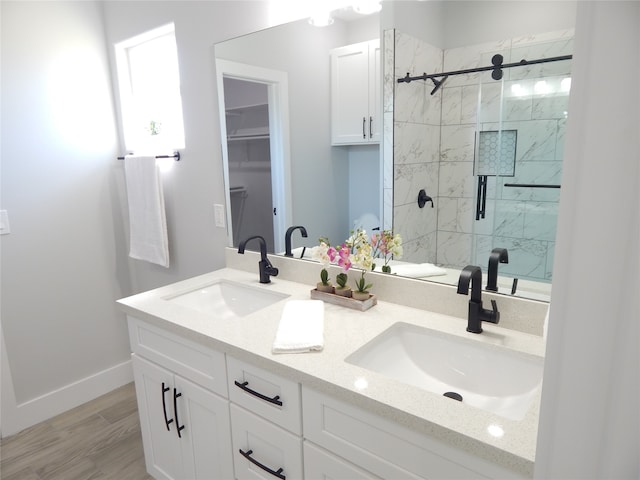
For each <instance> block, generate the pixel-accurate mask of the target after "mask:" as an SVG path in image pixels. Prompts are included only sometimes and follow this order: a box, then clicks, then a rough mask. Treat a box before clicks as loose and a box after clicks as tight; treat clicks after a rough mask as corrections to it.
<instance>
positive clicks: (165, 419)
mask: <svg viewBox="0 0 640 480" xmlns="http://www.w3.org/2000/svg"><path fill="white" fill-rule="evenodd" d="M169 390H171V389H170V388H169V387H165V385H164V382H162V411H163V413H164V423H165V425H166V426H167V431H168V432H170V431H171V429H170V428H169V424H170V423H171V422H173V418H171V419H170V418H167V402H166V401H165V398H164V394H165V393H167V392H168V391H169Z"/></svg>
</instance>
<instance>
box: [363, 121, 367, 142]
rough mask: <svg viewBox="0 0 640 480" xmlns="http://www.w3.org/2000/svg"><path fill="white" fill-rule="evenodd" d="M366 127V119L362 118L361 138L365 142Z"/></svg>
mask: <svg viewBox="0 0 640 480" xmlns="http://www.w3.org/2000/svg"><path fill="white" fill-rule="evenodd" d="M366 125H367V118H366V117H362V138H364V139H365V140H366V138H367V132H365V130H364V129H365V126H366Z"/></svg>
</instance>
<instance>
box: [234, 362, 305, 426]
mask: <svg viewBox="0 0 640 480" xmlns="http://www.w3.org/2000/svg"><path fill="white" fill-rule="evenodd" d="M227 378H228V381H229V399H230V400H231V401H232V402H233V403H235V404H237V405H241V406H243V407H244V408H246V409H247V410H249V411H250V412H253V413H256V414H258V415H260V416H262V417H264V418H266V419H267V420H270V421H272V422H273V423H275V424H276V425H278V426H280V427H282V428H285V429H287V430H289V431H290V432H293V433H295V434H296V435H301V434H302V413H301V403H302V402H301V400H300V384H299V383H297V382H293V381H291V380H287V379H286V378H283V377H281V376H279V375H275V374H273V373H270V372H268V371H266V370H263V369H261V368H259V367H256V366H254V365H250V364H248V363H245V362H243V361H241V360H238V359H236V358H233V357H231V356H227Z"/></svg>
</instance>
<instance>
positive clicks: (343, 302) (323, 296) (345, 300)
mask: <svg viewBox="0 0 640 480" xmlns="http://www.w3.org/2000/svg"><path fill="white" fill-rule="evenodd" d="M311 298H313V299H314V300H322V301H323V302H327V303H333V304H334V305H340V306H341V307H347V308H351V309H353V310H360V311H361V312H364V311H365V310H369V309H370V308H371V307H373V306H374V305H376V304H377V303H378V298H377V297H376V296H375V295H372V294H370V295H369V299H368V300H356V299H355V298H349V297H343V296H341V295H336V294H335V293H325V292H319V291H318V290H317V289H316V288H314V289H313V290H311Z"/></svg>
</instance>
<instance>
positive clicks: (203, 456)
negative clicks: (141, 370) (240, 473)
mask: <svg viewBox="0 0 640 480" xmlns="http://www.w3.org/2000/svg"><path fill="white" fill-rule="evenodd" d="M175 390H176V391H175V395H178V397H177V398H176V403H175V407H176V409H177V418H176V422H179V424H180V425H179V427H182V426H184V428H183V429H182V430H180V437H181V438H180V440H181V444H180V447H181V451H182V455H183V465H184V469H185V470H184V471H185V474H184V477H183V478H193V479H201V480H209V479H214V478H220V479H223V478H233V461H232V455H231V428H230V426H229V402H228V401H227V400H225V399H223V398H221V397H219V396H218V395H216V394H214V393H211V392H209V391H207V390H205V389H203V388H201V387H199V386H197V385H196V384H194V383H192V382H190V381H188V380H185V379H183V378H181V377H178V376H176V379H175ZM173 395H174V393H173V392H172V399H173ZM179 427H178V428H179Z"/></svg>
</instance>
